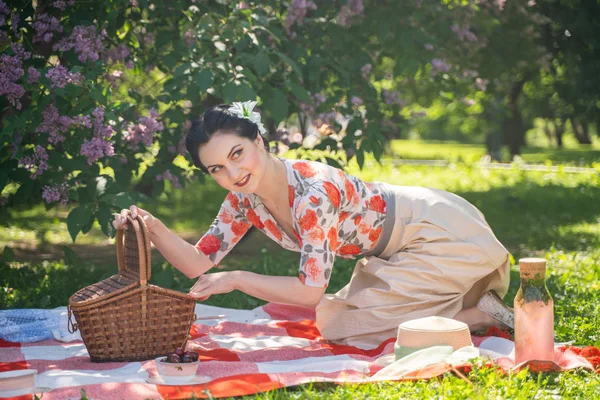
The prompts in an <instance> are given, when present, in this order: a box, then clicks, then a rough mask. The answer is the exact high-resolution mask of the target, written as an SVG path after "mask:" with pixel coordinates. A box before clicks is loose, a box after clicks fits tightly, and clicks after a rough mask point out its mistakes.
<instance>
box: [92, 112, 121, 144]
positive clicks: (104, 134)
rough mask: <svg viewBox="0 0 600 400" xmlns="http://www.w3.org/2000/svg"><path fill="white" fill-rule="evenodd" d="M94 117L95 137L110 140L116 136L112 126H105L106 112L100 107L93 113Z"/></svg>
mask: <svg viewBox="0 0 600 400" xmlns="http://www.w3.org/2000/svg"><path fill="white" fill-rule="evenodd" d="M92 115H93V116H94V122H93V125H94V136H96V137H100V138H104V139H110V138H112V137H113V136H114V134H115V130H114V129H113V127H112V126H110V125H104V110H103V109H102V108H100V107H97V108H96V109H95V110H94V111H93V112H92Z"/></svg>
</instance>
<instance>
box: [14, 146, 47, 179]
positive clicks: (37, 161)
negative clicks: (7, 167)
mask: <svg viewBox="0 0 600 400" xmlns="http://www.w3.org/2000/svg"><path fill="white" fill-rule="evenodd" d="M19 165H20V166H22V167H24V168H25V169H26V170H28V171H29V172H30V173H31V179H36V178H37V177H38V176H40V175H41V174H43V173H44V171H46V170H47V169H48V152H47V151H46V149H45V148H43V147H42V146H40V145H39V144H38V145H37V146H35V153H34V154H33V156H25V157H22V158H21V159H20V160H19Z"/></svg>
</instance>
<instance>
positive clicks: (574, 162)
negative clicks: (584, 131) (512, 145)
mask: <svg viewBox="0 0 600 400" xmlns="http://www.w3.org/2000/svg"><path fill="white" fill-rule="evenodd" d="M521 152H522V154H521V158H522V159H523V161H524V162H526V163H530V164H547V163H550V164H554V165H557V164H563V165H570V166H592V165H593V164H594V163H596V164H598V163H600V140H596V141H595V142H594V144H593V145H589V146H580V145H577V144H575V143H573V142H572V141H567V142H566V143H565V148H564V149H557V148H555V147H548V146H531V147H523V148H522V149H521ZM387 153H388V154H387V156H388V157H390V158H400V159H415V160H446V161H452V162H456V161H462V162H476V161H479V160H480V159H481V158H482V157H483V156H484V155H485V154H486V149H485V146H484V145H483V144H464V143H455V142H421V141H416V140H394V141H392V142H391V143H390V145H389V151H388V152H387ZM502 160H503V161H506V162H508V161H509V160H510V155H509V152H508V149H507V148H506V147H505V148H503V149H502Z"/></svg>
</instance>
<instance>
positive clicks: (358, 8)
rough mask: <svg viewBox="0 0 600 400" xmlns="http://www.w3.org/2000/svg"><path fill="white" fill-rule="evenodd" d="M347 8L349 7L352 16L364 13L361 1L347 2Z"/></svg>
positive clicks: (351, 0)
mask: <svg viewBox="0 0 600 400" xmlns="http://www.w3.org/2000/svg"><path fill="white" fill-rule="evenodd" d="M348 7H350V11H352V15H362V14H364V12H365V7H364V5H363V1H362V0H350V1H348Z"/></svg>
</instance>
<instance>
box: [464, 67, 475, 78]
mask: <svg viewBox="0 0 600 400" xmlns="http://www.w3.org/2000/svg"><path fill="white" fill-rule="evenodd" d="M462 74H463V76H464V77H465V78H476V77H477V75H479V74H478V73H477V71H474V70H472V69H465V70H464V71H463V73H462Z"/></svg>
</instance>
